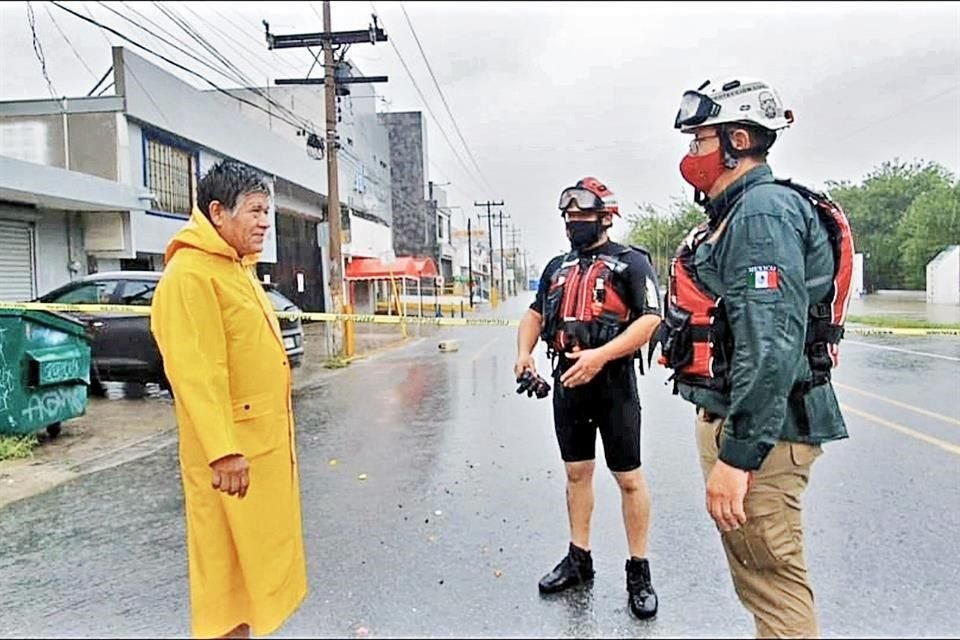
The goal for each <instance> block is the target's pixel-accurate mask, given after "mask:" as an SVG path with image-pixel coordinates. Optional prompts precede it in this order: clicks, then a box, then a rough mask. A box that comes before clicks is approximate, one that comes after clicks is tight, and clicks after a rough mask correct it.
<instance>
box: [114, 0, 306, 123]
mask: <svg viewBox="0 0 960 640" xmlns="http://www.w3.org/2000/svg"><path fill="white" fill-rule="evenodd" d="M97 4H99V5H100V6H102V7H103V8H104V9H107V10H108V11H110V12H111V13H113V14H114V15H116V16H118V17H120V18H122V19H123V20H126V21H127V22H129V23H130V24H132V25H134V26H135V27H137V28H138V29H140V30H142V31H144V32H145V33H147V34H148V35H150V36H152V37H153V38H155V39H157V40H158V41H160V42H161V43H165V44H169V45H170V46H171V47H173V48H174V49H175V50H177V51H179V52H180V53H182V54H184V55H185V56H187V57H188V58H191V59H193V60H196V61H197V62H199V63H200V64H202V65H204V66H205V67H207V68H208V69H210V70H212V71H213V72H214V73H217V74H218V75H220V76H222V77H224V78H226V79H227V80H230V81H233V82H238V83H239V84H241V85H251V84H253V83H252V82H251V81H250V80H249V79H248V78H246V77H245V76H244V74H243V73H242V72H240V70H239V69H237V68H236V66H234V65H232V63H230V61H229V60H226V59H225V58H223V57H222V56H221V55H220V54H219V53H217V52H216V51H215V50H214V51H213V53H214V55H215V57H216V58H218V59H220V61H221V62H222V63H223V64H224V65H225V66H226V68H227V71H229V73H226V72H224V71H223V69H221V68H219V67H217V66H215V65H213V64H211V63H210V62H209V61H208V60H206V59H203V58H201V57H199V56H198V55H197V54H194V53H193V52H191V51H188V50H187V49H185V48H184V47H189V46H190V45H188V44H187V43H186V42H184V41H183V40H181V39H180V38H178V37H177V36H175V35H174V34H172V33H170V32H169V31H168V30H166V29H164V28H163V27H162V26H160V25H159V24H157V23H156V22H154V21H153V20H151V19H149V18H147V17H146V16H145V15H143V14H142V13H140V12H139V11H136V10H135V9H133V8H132V7H129V6H128V5H127V4H126V3H122V4H123V5H124V6H125V7H126V8H128V9H130V10H131V11H133V13H135V14H136V15H137V16H139V17H140V18H141V19H143V20H146V21H147V22H149V23H150V24H151V25H153V26H154V27H156V28H157V29H158V30H159V31H160V32H162V33H163V34H165V35H166V36H167V37H168V38H171V39H173V40H174V41H176V42H178V43H180V44H181V45H183V46H182V47H181V46H177V45H176V44H173V43H171V42H169V41H164V40H163V39H162V38H160V37H158V36H157V34H156V33H154V32H153V31H151V30H150V29H148V28H147V27H145V26H143V25H141V24H138V23H137V22H136V21H135V20H133V19H131V18H129V17H127V16H125V15H123V14H122V13H120V12H118V11H116V10H115V9H113V8H112V7H110V6H108V5H106V4H105V3H103V2H99V1H98V2H97ZM154 6H156V7H157V9H159V10H160V11H161V13H163V14H164V15H165V16H166V17H167V18H169V19H170V20H171V21H172V22H174V23H175V24H176V25H177V26H179V27H180V28H181V29H183V30H184V31H186V32H187V35H190V36H191V37H194V36H193V33H192V32H191V30H190V29H188V27H189V26H190V25H189V24H187V25H186V26H184V25H182V24H180V22H178V21H177V20H176V19H175V18H174V17H171V16H170V15H169V14H167V13H166V11H165V10H164V8H163V7H161V6H159V5H157V4H156V3H154ZM176 17H177V18H179V16H176ZM194 39H195V40H197V38H196V37H194ZM198 42H200V41H199V40H198ZM200 44H201V46H204V45H203V43H202V42H201V43H200ZM207 49H208V51H209V50H211V48H210V47H207ZM250 91H251V92H252V93H255V94H256V95H259V96H260V97H262V98H264V99H265V100H266V101H267V103H268V104H272V105H274V106H275V107H277V109H278V110H280V111H281V112H284V113H286V114H287V115H289V116H290V117H292V118H294V119H296V120H300V121H301V124H300V125H298V128H302V129H312V126H310V125H311V124H312V123H309V124H308V121H306V120H304V119H303V118H301V117H300V116H298V115H297V114H296V113H294V112H292V111H290V110H289V109H286V108H285V107H284V106H283V105H281V104H279V103H277V102H275V101H273V100H272V99H271V98H270V97H269V96H264V95H263V93H262V92H260V91H259V90H257V89H254V88H251V89H250Z"/></svg>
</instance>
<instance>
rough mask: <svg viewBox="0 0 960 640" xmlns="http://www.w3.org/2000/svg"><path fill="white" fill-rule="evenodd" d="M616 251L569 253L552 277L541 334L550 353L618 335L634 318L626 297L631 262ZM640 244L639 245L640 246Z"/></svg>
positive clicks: (596, 343)
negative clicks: (621, 258)
mask: <svg viewBox="0 0 960 640" xmlns="http://www.w3.org/2000/svg"><path fill="white" fill-rule="evenodd" d="M631 250H634V249H633V248H631V247H623V248H622V250H619V251H617V252H615V253H614V254H613V255H603V254H598V255H595V256H579V255H577V254H576V253H575V252H574V253H569V254H567V256H566V257H565V258H564V260H563V262H562V263H561V264H560V266H559V268H558V269H557V270H556V272H555V273H554V274H553V276H552V278H551V280H550V287H549V289H548V290H547V292H546V295H545V296H544V301H543V309H542V310H541V317H542V320H541V330H540V337H541V338H542V339H543V341H544V342H546V343H547V350H548V353H549V354H550V355H554V354H556V353H562V352H565V351H571V350H573V348H574V347H579V348H580V349H593V348H596V347H600V346H602V345H604V344H606V343H607V342H610V341H611V340H613V339H614V338H615V337H617V335H619V334H620V332H621V331H623V330H624V329H625V328H626V327H627V325H628V324H629V323H630V321H631V320H632V318H631V312H630V307H629V306H628V305H627V303H626V302H625V300H624V290H623V288H622V283H623V280H624V279H625V278H626V274H627V269H628V265H627V263H626V262H623V261H622V260H620V259H619V258H618V256H622V255H624V254H625V253H627V252H629V251H631ZM637 250H639V249H637Z"/></svg>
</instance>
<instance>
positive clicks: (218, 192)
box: [197, 160, 270, 218]
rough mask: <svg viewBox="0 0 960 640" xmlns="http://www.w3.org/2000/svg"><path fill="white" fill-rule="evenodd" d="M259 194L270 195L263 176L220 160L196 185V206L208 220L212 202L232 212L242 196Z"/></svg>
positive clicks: (243, 166) (230, 161)
mask: <svg viewBox="0 0 960 640" xmlns="http://www.w3.org/2000/svg"><path fill="white" fill-rule="evenodd" d="M261 192H262V193H266V194H267V195H269V194H270V181H269V180H268V179H267V177H266V176H265V175H263V174H262V173H260V172H259V171H257V170H256V169H253V168H252V167H248V166H247V165H245V164H241V163H239V162H234V161H233V160H221V161H220V162H218V163H217V164H215V165H213V166H212V167H211V168H210V170H209V171H207V173H206V174H205V175H204V176H203V178H201V179H200V182H199V183H198V184H197V206H198V207H199V208H200V211H201V212H203V215H205V216H207V217H208V218H209V217H210V203H211V202H213V201H214V200H218V201H219V202H220V203H221V204H223V206H224V207H226V208H227V209H230V210H233V208H234V207H236V206H237V201H238V200H239V199H240V198H241V197H242V196H244V195H246V194H248V193H261Z"/></svg>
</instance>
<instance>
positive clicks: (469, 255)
mask: <svg viewBox="0 0 960 640" xmlns="http://www.w3.org/2000/svg"><path fill="white" fill-rule="evenodd" d="M471 222H473V220H472V219H471V218H467V290H468V291H469V292H470V293H469V295H470V309H471V310H472V309H473V238H472V235H473V232H472V229H471V226H470V223H471ZM460 264H463V263H462V262H461V263H460Z"/></svg>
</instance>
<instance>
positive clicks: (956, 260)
mask: <svg viewBox="0 0 960 640" xmlns="http://www.w3.org/2000/svg"><path fill="white" fill-rule="evenodd" d="M927 302H929V303H932V304H952V305H960V245H952V246H950V247H947V248H946V249H944V250H943V251H942V252H940V254H939V255H938V256H937V257H936V258H934V259H933V260H931V261H930V262H929V263H928V264H927Z"/></svg>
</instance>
